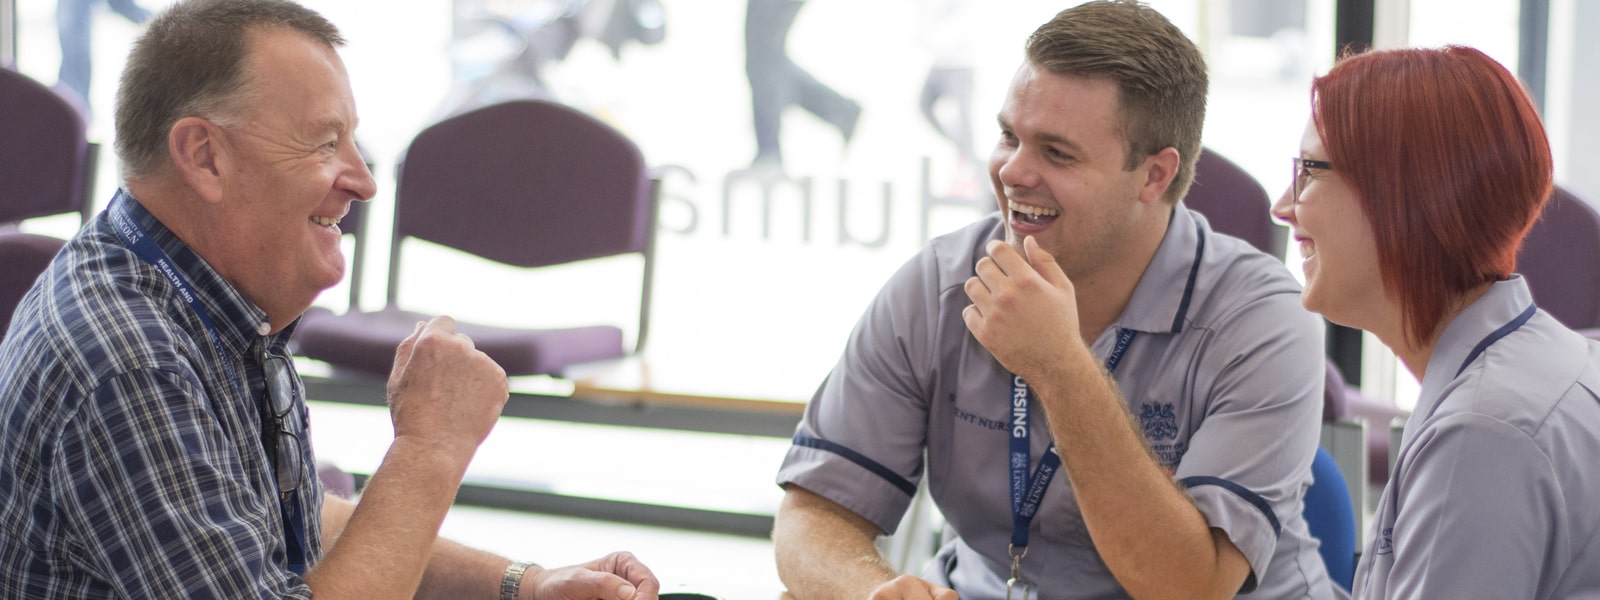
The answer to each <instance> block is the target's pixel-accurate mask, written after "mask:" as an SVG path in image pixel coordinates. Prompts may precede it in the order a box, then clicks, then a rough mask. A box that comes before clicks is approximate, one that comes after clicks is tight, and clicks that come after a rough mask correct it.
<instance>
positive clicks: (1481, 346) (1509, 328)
mask: <svg viewBox="0 0 1600 600" xmlns="http://www.w3.org/2000/svg"><path fill="white" fill-rule="evenodd" d="M1537 310H1539V307H1538V305H1534V304H1529V305H1528V308H1527V309H1525V310H1523V311H1522V314H1520V315H1517V318H1515V319H1512V320H1511V322H1510V323H1506V324H1505V325H1501V326H1500V328H1499V329H1496V330H1494V333H1491V334H1489V337H1486V338H1483V340H1481V341H1479V342H1478V345H1477V346H1473V348H1472V353H1471V354H1468V355H1467V359H1466V360H1463V361H1461V368H1459V369H1456V376H1457V377H1460V376H1461V372H1462V371H1466V370H1467V365H1470V364H1472V361H1474V360H1477V359H1478V355H1480V354H1483V351H1484V350H1487V349H1489V346H1493V345H1494V343H1495V342H1498V341H1500V338H1503V337H1505V336H1508V335H1511V332H1513V331H1516V330H1517V328H1518V327H1521V326H1522V325H1523V324H1524V323H1527V322H1528V319H1531V318H1533V313H1534V311H1537Z"/></svg>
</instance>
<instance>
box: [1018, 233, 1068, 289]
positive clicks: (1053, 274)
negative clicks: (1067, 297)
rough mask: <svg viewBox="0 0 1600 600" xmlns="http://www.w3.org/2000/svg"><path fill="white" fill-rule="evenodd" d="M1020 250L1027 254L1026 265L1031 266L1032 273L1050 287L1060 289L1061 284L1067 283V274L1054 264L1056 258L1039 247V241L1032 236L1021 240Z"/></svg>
mask: <svg viewBox="0 0 1600 600" xmlns="http://www.w3.org/2000/svg"><path fill="white" fill-rule="evenodd" d="M1022 250H1023V251H1024V252H1026V253H1027V255H1028V264H1029V265H1031V266H1033V270H1034V272H1036V273H1038V274H1039V276H1040V277H1043V278H1044V280H1045V281H1047V282H1049V283H1050V285H1053V286H1056V287H1061V286H1062V284H1065V283H1068V281H1067V274H1066V273H1065V272H1064V271H1062V270H1061V265H1059V264H1056V257H1055V256H1054V255H1052V254H1050V253H1049V252H1047V251H1045V249H1044V248H1041V247H1039V241H1038V240H1036V239H1034V238H1033V236H1031V235H1030V236H1028V237H1026V238H1023V240H1022Z"/></svg>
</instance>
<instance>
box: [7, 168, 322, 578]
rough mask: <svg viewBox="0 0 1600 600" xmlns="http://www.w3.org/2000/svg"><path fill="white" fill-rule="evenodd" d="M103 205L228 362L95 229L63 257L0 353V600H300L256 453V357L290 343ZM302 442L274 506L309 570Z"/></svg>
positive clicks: (150, 228) (148, 271) (179, 253)
mask: <svg viewBox="0 0 1600 600" xmlns="http://www.w3.org/2000/svg"><path fill="white" fill-rule="evenodd" d="M118 196H119V197H118V199H117V200H116V201H117V202H127V203H129V205H130V206H129V208H130V209H131V214H132V216H133V218H134V220H135V221H137V222H138V223H139V224H140V225H142V226H143V227H144V229H145V231H147V232H149V234H150V235H151V237H152V238H153V239H154V240H155V242H156V243H157V244H158V245H159V246H160V247H161V249H162V250H163V251H164V252H166V253H167V255H168V256H169V257H171V259H172V261H173V263H174V264H175V265H176V266H177V267H178V269H179V270H181V271H182V272H183V274H184V276H185V277H186V278H187V279H188V281H189V284H190V285H191V286H192V287H193V288H194V291H195V292H196V294H197V295H198V296H200V298H201V301H202V302H203V304H204V306H205V307H206V309H207V311H208V312H209V313H210V314H211V315H212V318H213V319H214V320H215V321H216V326H217V328H218V334H219V335H220V336H221V338H222V342H223V345H224V347H225V348H226V352H225V354H227V356H218V355H217V351H216V350H215V349H214V346H213V344H212V343H211V340H210V338H209V337H208V333H207V331H206V328H205V326H204V325H203V324H202V323H201V321H200V319H199V317H198V316H197V315H196V313H195V312H194V310H192V309H191V308H190V307H189V306H188V305H187V304H186V303H185V302H184V300H183V299H182V298H180V297H179V295H178V293H177V290H176V289H175V288H174V287H173V285H172V284H171V283H169V282H168V281H167V280H166V279H165V278H164V277H162V276H161V275H160V274H158V273H157V271H156V270H155V268H154V267H152V266H151V265H150V264H148V263H146V262H145V261H143V260H141V259H140V258H139V257H138V256H136V255H135V254H134V253H133V252H132V251H130V250H129V249H128V248H127V247H126V246H125V245H124V244H123V242H122V239H121V238H120V237H119V236H118V235H117V233H116V232H115V231H114V230H113V229H112V227H111V223H110V220H109V219H108V216H107V214H106V213H104V212H102V213H101V214H100V215H98V216H97V217H96V218H95V219H93V220H92V221H91V222H89V223H88V224H87V225H85V227H84V228H83V230H82V231H80V232H79V233H78V235H77V236H75V237H74V238H73V239H72V240H71V241H70V242H69V243H68V244H67V246H66V247H65V248H64V249H63V250H62V251H61V254H59V255H58V256H56V258H55V261H54V262H53V263H51V265H50V267H49V269H47V270H46V271H45V273H44V275H42V276H41V277H40V278H39V281H38V282H37V283H35V284H34V286H33V289H32V290H30V291H29V292H28V294H27V296H26V297H25V298H24V299H23V301H22V303H21V305H20V306H19V307H18V309H17V313H16V317H15V319H14V321H13V322H12V327H11V330H10V332H9V333H8V334H7V335H6V339H5V341H4V343H3V344H0V598H28V599H50V598H230V599H234V598H310V597H311V590H310V588H309V587H307V586H306V584H305V582H304V581H303V580H302V579H301V578H300V577H299V576H298V575H295V574H294V573H292V572H290V571H289V570H288V567H287V558H286V544H285V541H284V535H285V534H284V523H283V517H282V514H284V513H283V512H282V511H281V508H282V507H280V504H279V495H278V490H277V486H276V483H275V478H274V474H273V465H272V460H271V458H270V457H268V456H267V453H266V450H265V447H264V445H263V437H262V436H263V434H264V429H263V415H262V410H263V409H262V406H263V404H262V403H263V402H264V401H265V396H264V394H265V392H264V390H265V381H264V376H263V374H262V369H261V359H260V357H261V356H262V355H263V351H266V352H272V353H275V354H284V353H285V352H284V351H285V348H284V346H285V344H286V342H287V338H288V331H289V330H285V331H284V332H280V333H279V334H277V335H273V336H262V335H260V334H258V333H257V327H259V326H260V324H261V323H263V322H265V321H266V314H265V313H263V312H262V311H261V309H259V308H257V307H255V305H253V304H252V303H250V302H249V301H248V300H246V299H245V298H244V297H243V296H242V295H240V293H239V292H238V291H237V290H235V289H234V288H233V287H232V286H230V285H228V284H227V282H225V281H224V280H223V279H222V277H221V276H220V275H218V274H217V273H216V271H214V270H212V268H211V267H210V265H208V264H206V262H205V261H204V260H202V259H201V258H200V257H199V256H198V255H196V254H195V253H194V252H193V251H192V250H190V249H189V248H188V247H187V246H185V245H184V243H183V241H182V240H179V239H178V238H177V236H175V235H173V234H172V232H171V231H169V230H168V229H167V228H166V227H165V226H163V225H162V224H161V223H160V222H159V221H157V220H156V219H155V217H154V216H152V215H151V214H150V213H149V212H148V211H146V210H145V209H144V208H143V207H142V206H139V205H138V203H137V202H135V201H133V198H132V197H131V196H128V195H127V194H125V193H123V192H120V191H119V192H118ZM223 361H228V363H231V365H232V369H233V372H235V373H237V374H238V376H239V377H241V378H244V379H246V380H248V381H247V382H242V381H230V380H229V376H228V373H229V370H228V368H226V367H224V364H225V363H224V362H223ZM295 410H299V411H301V414H302V416H304V411H305V405H304V403H300V404H299V405H298V406H297V407H296V408H295ZM268 428H270V425H268ZM308 438H309V435H302V436H301V444H300V445H301V448H300V450H301V452H302V454H301V456H302V457H303V458H304V460H302V461H301V464H302V465H303V467H302V468H303V470H304V473H302V475H303V478H304V479H303V482H304V483H302V484H301V489H300V491H299V492H297V493H295V494H291V495H290V496H289V502H299V503H300V506H299V508H300V511H299V514H301V515H305V519H304V520H305V523H304V524H303V527H304V530H305V532H306V537H307V546H308V547H307V562H308V563H309V564H315V562H316V560H317V558H318V557H319V556H320V554H321V544H320V540H319V538H320V536H321V531H320V528H319V520H318V518H317V515H318V514H320V512H321V508H322V498H321V488H320V486H319V484H318V482H317V479H316V476H315V474H314V472H313V471H312V469H313V468H314V459H313V457H312V454H311V448H310V446H309V443H308V442H306V440H307V439H308Z"/></svg>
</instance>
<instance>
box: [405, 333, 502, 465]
mask: <svg viewBox="0 0 1600 600" xmlns="http://www.w3.org/2000/svg"><path fill="white" fill-rule="evenodd" d="M509 397H510V387H509V384H508V383H507V381H506V372H505V370H504V369H501V368H500V365H497V364H495V362H494V360H492V359H490V358H489V356H488V355H487V354H484V353H482V352H479V351H478V350H477V349H476V348H474V347H473V345H472V339H471V338H468V337H467V336H465V335H461V334H459V333H456V322H455V320H454V319H451V318H450V317H435V318H434V319H433V320H432V321H429V322H428V323H427V325H426V326H424V325H422V324H421V323H419V324H417V330H416V331H415V332H413V333H412V334H411V336H410V337H407V338H406V339H405V341H403V342H401V343H400V347H399V348H397V349H396V350H395V355H394V368H393V370H391V371H390V373H389V418H390V420H391V421H393V422H394V435H395V439H400V438H403V437H410V438H413V439H420V440H426V442H427V443H428V444H429V445H430V446H431V447H437V448H440V449H441V450H446V451H454V452H456V453H457V456H462V457H466V458H470V457H471V456H472V454H473V453H475V452H476V451H477V449H478V445H479V444H481V443H483V439H484V438H485V437H488V435H489V430H490V429H493V428H494V424H495V421H496V420H497V419H499V418H500V410H501V408H502V407H503V406H505V403H506V400H507V399H508V398H509Z"/></svg>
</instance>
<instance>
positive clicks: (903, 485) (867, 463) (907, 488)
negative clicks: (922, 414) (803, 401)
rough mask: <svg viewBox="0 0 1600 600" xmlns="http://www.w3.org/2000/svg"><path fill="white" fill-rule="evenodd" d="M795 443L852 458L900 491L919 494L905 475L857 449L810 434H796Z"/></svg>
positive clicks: (913, 494) (910, 494)
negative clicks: (902, 475)
mask: <svg viewBox="0 0 1600 600" xmlns="http://www.w3.org/2000/svg"><path fill="white" fill-rule="evenodd" d="M794 445H796V446H805V447H807V448H816V449H818V450H822V451H824V452H832V453H834V454H837V455H839V456H843V457H845V458H847V459H850V462H853V463H855V464H857V465H859V466H860V467H861V468H863V469H866V470H868V471H872V472H873V474H875V475H877V476H879V477H882V478H883V480H884V481H887V482H889V483H890V484H893V485H894V486H895V487H897V488H900V491H902V492H905V493H906V495H907V496H915V495H917V485H916V484H914V483H911V482H910V481H908V480H907V479H906V478H904V477H901V476H900V474H899V473H896V472H894V471H891V470H890V469H889V467H885V466H883V465H880V464H878V463H877V461H874V460H872V459H870V458H867V457H866V456H865V455H863V454H861V453H860V452H856V451H855V450H851V449H849V448H846V447H844V446H842V445H839V444H835V443H833V442H830V441H828V440H825V439H822V438H815V437H811V436H809V435H796V436H794Z"/></svg>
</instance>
